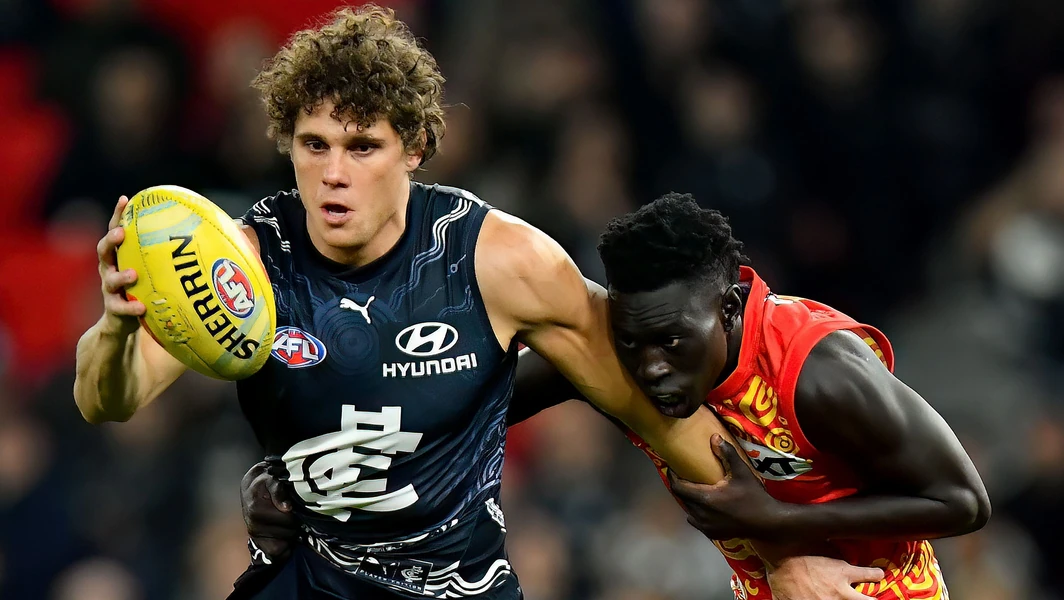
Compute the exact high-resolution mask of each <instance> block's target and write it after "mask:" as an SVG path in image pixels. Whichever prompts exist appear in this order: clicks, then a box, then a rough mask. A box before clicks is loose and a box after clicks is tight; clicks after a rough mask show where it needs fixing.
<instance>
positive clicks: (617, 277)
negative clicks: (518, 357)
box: [599, 194, 990, 600]
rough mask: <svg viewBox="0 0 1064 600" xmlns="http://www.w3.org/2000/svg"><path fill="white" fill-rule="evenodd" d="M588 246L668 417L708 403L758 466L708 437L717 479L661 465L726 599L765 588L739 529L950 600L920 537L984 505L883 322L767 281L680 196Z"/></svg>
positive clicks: (958, 525)
mask: <svg viewBox="0 0 1064 600" xmlns="http://www.w3.org/2000/svg"><path fill="white" fill-rule="evenodd" d="M599 252H600V255H601V257H602V261H603V263H604V266H605V267H606V273H607V279H608V282H609V298H610V314H611V327H612V329H613V333H614V338H615V345H616V349H617V353H618V356H619V357H620V359H621V362H622V363H623V364H624V366H625V368H626V369H627V370H628V371H629V372H630V373H631V374H632V376H633V377H634V378H635V380H636V382H637V383H638V385H639V387H640V388H641V389H642V390H643V391H644V392H645V393H646V395H647V396H648V397H649V398H651V400H652V402H654V403H655V405H656V406H657V407H658V409H659V410H660V411H661V412H662V413H663V414H665V415H668V416H671V417H676V418H685V417H687V416H689V415H691V414H694V412H695V411H696V410H697V409H698V408H699V407H700V406H702V405H708V406H709V407H710V408H712V409H713V410H714V412H716V413H717V415H718V416H719V417H720V418H721V420H722V421H724V422H725V424H726V425H727V427H728V429H729V431H730V432H731V433H732V435H734V436H735V439H736V440H737V441H738V443H739V445H740V446H741V451H742V452H744V453H745V455H746V456H747V457H748V458H749V459H750V462H751V464H752V465H753V466H754V470H756V472H757V475H755V474H754V471H752V470H751V469H749V468H747V466H746V464H745V463H744V461H743V459H742V458H741V456H740V454H739V450H738V449H737V448H735V447H733V446H731V445H730V444H728V443H727V442H725V441H724V440H722V439H721V438H720V436H717V435H714V436H713V438H714V439H713V440H712V444H713V446H714V451H715V452H716V453H717V455H718V456H719V457H720V458H721V460H722V462H723V463H724V464H725V465H726V466H727V469H728V474H727V476H726V478H725V480H724V481H721V482H719V483H717V484H715V485H702V484H696V483H693V482H689V481H685V480H682V479H679V478H678V477H677V476H676V475H675V474H674V473H671V472H669V473H668V474H667V475H664V476H665V477H666V479H667V483H668V484H669V485H670V487H671V489H672V491H673V493H674V494H675V495H676V496H677V497H678V498H679V499H680V500H681V501H682V502H683V504H684V505H685V506H686V508H687V510H688V513H689V515H690V519H689V521H690V522H691V524H692V525H694V526H695V527H697V528H698V529H700V530H701V531H702V532H704V533H705V534H706V536H708V537H709V538H711V539H713V540H715V543H716V544H717V546H718V547H719V548H720V550H721V552H723V553H724V555H725V557H726V558H727V559H728V561H729V562H730V563H731V566H732V567H733V570H734V571H735V577H734V578H733V588H734V590H735V594H736V598H740V599H754V598H757V599H761V598H765V599H767V598H771V597H772V596H771V592H770V591H769V589H768V588H769V585H768V584H769V578H768V577H766V569H765V565H764V563H763V562H762V561H761V559H759V558H758V556H757V555H756V554H753V553H751V552H750V548H749V542H747V541H746V540H747V539H757V540H769V541H781V542H788V543H799V544H814V543H823V542H825V541H827V547H826V553H827V555H829V556H836V557H840V558H842V559H844V560H846V561H848V562H850V563H852V564H855V565H865V566H876V567H881V568H883V569H884V571H885V572H886V578H885V579H883V580H882V581H880V582H876V583H867V584H864V585H861V586H858V588H857V589H858V591H859V592H861V593H863V594H865V595H868V596H871V597H875V598H880V599H882V600H902V599H915V598H948V593H947V592H946V588H945V586H944V584H943V581H942V575H941V572H940V570H939V568H938V563H937V561H936V560H935V556H934V552H933V550H932V548H931V544H930V543H928V542H927V541H926V540H927V539H930V538H939V537H946V536H955V535H963V534H965V533H969V532H972V531H975V530H977V529H979V528H981V527H982V526H983V525H984V524H985V523H986V522H987V519H988V518H989V517H990V501H989V498H988V497H987V493H986V490H985V488H984V487H983V483H982V481H981V479H980V477H979V474H978V473H977V472H976V469H975V466H974V465H973V464H972V461H971V460H970V459H969V457H968V455H967V453H966V452H965V451H964V448H962V447H961V444H960V442H959V441H958V440H957V437H956V436H955V435H954V433H953V431H951V430H950V428H949V426H948V425H947V424H946V422H945V421H944V420H943V419H942V417H940V416H939V415H938V413H936V412H935V410H934V409H933V408H932V407H931V406H930V405H929V404H928V403H927V402H926V401H925V400H924V399H923V398H922V397H920V395H919V394H918V393H916V392H915V391H913V390H912V389H910V388H909V387H908V386H906V385H905V384H904V383H902V382H901V381H900V380H899V379H897V378H896V377H895V376H894V374H893V372H892V369H893V352H892V350H891V347H890V343H889V342H888V341H887V339H886V337H885V336H883V334H882V333H880V332H879V331H878V330H876V329H875V328H873V327H870V326H868V325H864V324H861V323H858V322H857V321H855V320H853V319H851V318H850V317H848V316H846V315H844V314H842V313H841V312H839V311H837V310H834V309H832V308H831V307H829V306H826V305H824V304H821V303H819V302H815V301H812V300H807V299H804V298H796V297H788V296H778V295H776V294H773V293H772V292H771V291H770V290H769V288H768V286H767V285H766V284H765V282H764V281H763V280H762V279H761V278H760V277H758V275H757V273H756V272H754V270H753V269H751V268H749V267H746V266H741V265H742V263H745V262H746V260H745V257H744V256H743V255H742V243H740V242H739V241H738V240H736V239H735V238H733V237H732V233H731V228H730V227H729V225H728V221H727V219H726V218H725V217H724V216H723V215H721V214H720V213H719V212H717V211H714V210H706V209H703V208H701V207H699V205H698V204H697V203H696V202H695V201H694V199H693V198H692V197H691V196H690V195H679V194H669V195H666V196H664V197H662V198H660V199H658V200H656V201H655V202H653V203H651V204H649V205H647V206H644V207H643V208H641V209H640V210H639V211H637V212H635V213H631V214H628V215H625V216H623V217H620V218H618V219H615V220H614V221H612V222H611V223H610V224H609V226H608V227H607V230H606V232H605V233H604V234H603V235H602V239H601V243H600V245H599ZM630 437H632V438H633V441H635V442H636V443H637V445H639V446H641V447H642V448H644V450H646V451H647V452H648V454H650V455H651V456H652V457H653V452H652V451H651V450H650V449H649V448H647V446H646V444H642V443H640V442H639V440H638V439H637V438H635V437H634V436H631V435H630ZM707 442H708V440H707ZM814 597H816V596H814ZM777 598H778V596H777Z"/></svg>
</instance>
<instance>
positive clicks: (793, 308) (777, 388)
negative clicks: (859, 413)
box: [629, 267, 949, 600]
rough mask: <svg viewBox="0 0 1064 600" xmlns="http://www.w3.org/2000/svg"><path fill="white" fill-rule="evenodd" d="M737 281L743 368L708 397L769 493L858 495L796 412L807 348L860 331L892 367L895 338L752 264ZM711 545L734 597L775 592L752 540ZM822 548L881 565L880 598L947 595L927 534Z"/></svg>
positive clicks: (849, 473)
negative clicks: (792, 291) (779, 288)
mask: <svg viewBox="0 0 1064 600" xmlns="http://www.w3.org/2000/svg"><path fill="white" fill-rule="evenodd" d="M740 282H741V284H742V285H743V286H744V287H748V288H749V295H748V297H747V301H746V308H745V312H744V313H743V339H742V347H741V349H740V351H739V365H738V367H737V368H736V370H735V372H734V373H732V374H731V375H730V376H729V377H728V378H727V380H725V381H724V383H722V384H721V385H720V386H719V387H717V388H716V389H714V390H713V391H712V392H710V394H709V396H707V398H706V404H707V405H708V406H709V407H710V408H712V409H713V410H714V411H715V412H716V413H717V415H718V416H719V417H720V419H721V420H722V421H723V422H724V423H725V425H726V426H727V427H728V430H729V431H730V432H731V433H732V435H734V436H735V439H736V441H738V443H739V445H740V446H742V448H743V450H745V451H746V455H747V456H748V457H749V458H750V462H751V463H752V464H753V466H754V468H755V470H756V471H757V473H758V475H759V477H760V478H761V480H762V481H763V482H764V484H765V489H766V490H768V492H769V494H771V495H772V497H774V498H776V499H778V500H782V501H784V502H792V503H797V504H813V503H818V502H827V501H829V500H835V499H838V498H845V497H847V496H852V495H854V494H856V493H857V492H859V491H860V486H861V484H860V481H859V479H858V477H857V475H856V473H854V471H853V470H852V469H851V468H850V467H849V466H848V465H846V464H845V463H844V462H843V461H840V460H839V459H838V458H835V457H833V456H830V455H827V454H822V453H820V452H819V451H817V449H816V448H814V447H813V445H812V444H810V443H809V441H808V440H807V439H806V438H805V435H804V434H803V433H802V430H801V428H800V427H799V425H798V419H797V417H796V416H795V412H794V391H795V388H796V386H797V384H798V375H799V373H800V372H801V369H802V365H803V364H804V363H805V359H806V357H807V356H808V355H809V352H810V351H811V350H812V349H813V347H814V346H815V345H816V344H817V342H819V341H820V340H822V339H823V338H824V337H825V336H827V335H828V334H829V333H832V332H834V331H841V330H848V331H853V332H854V333H856V334H857V335H859V336H861V338H862V339H863V340H864V341H865V343H867V344H868V346H869V347H870V348H871V349H872V350H874V351H875V353H876V356H878V357H879V358H880V359H881V360H882V361H883V364H884V365H886V367H887V368H888V369H891V370H893V368H894V354H893V351H892V349H891V346H890V342H888V341H887V339H886V337H885V336H884V335H883V334H882V333H880V332H879V331H878V330H876V329H875V328H873V327H870V326H868V325H863V324H860V323H858V322H857V321H854V320H853V319H851V318H850V317H848V316H846V315H845V314H843V313H841V312H839V311H837V310H835V309H833V308H831V307H829V306H826V305H824V304H821V303H819V302H815V301H813V300H807V299H805V298H797V297H793V296H777V295H776V294H773V293H772V292H771V291H769V289H768V286H767V285H766V284H765V282H764V281H762V280H761V278H760V277H758V276H757V274H756V273H755V272H754V271H753V269H749V268H746V267H743V268H742V269H741V274H740ZM629 439H631V440H632V441H633V443H635V444H636V446H639V447H640V448H641V449H643V451H644V452H646V453H647V454H648V455H649V456H650V457H651V459H652V460H653V461H654V464H655V466H657V468H658V470H659V473H660V474H661V475H662V479H663V480H665V482H666V485H668V480H667V479H666V478H665V473H666V469H667V465H666V464H665V463H664V461H662V460H661V458H660V457H659V456H657V455H656V454H654V452H653V450H651V449H650V447H649V446H647V444H646V443H645V442H643V441H642V440H640V439H639V438H638V437H637V436H635V435H634V434H632V433H629ZM714 543H715V544H716V545H717V547H718V548H719V549H720V551H721V553H723V554H724V557H725V558H726V559H727V560H728V563H729V564H730V565H731V567H732V569H733V571H734V572H735V574H734V576H733V577H732V589H733V590H734V592H735V597H736V599H737V600H770V599H771V598H772V594H771V592H770V591H769V587H768V583H767V581H766V579H765V565H764V563H763V562H762V561H761V559H760V558H759V557H758V556H757V554H755V552H754V550H753V547H752V546H751V544H750V543H749V542H748V541H746V540H742V539H733V540H727V541H722V542H714ZM825 551H826V553H827V554H828V555H831V556H836V557H838V558H841V559H843V560H846V561H848V562H850V563H851V564H854V565H859V566H872V567H881V568H882V569H883V570H884V572H885V573H886V574H887V576H886V578H885V579H884V580H883V581H881V582H878V583H870V584H861V585H859V586H858V587H857V591H859V592H860V593H862V594H865V595H867V596H871V597H874V598H878V599H879V600H916V599H934V600H948V598H949V593H948V592H947V591H946V587H945V584H944V583H943V580H942V573H941V571H940V569H939V566H938V561H937V560H936V559H935V554H934V551H933V550H932V548H931V544H930V543H929V542H927V541H910V542H887V541H875V540H861V541H849V540H842V541H833V542H830V543H828V544H827V546H826V548H825Z"/></svg>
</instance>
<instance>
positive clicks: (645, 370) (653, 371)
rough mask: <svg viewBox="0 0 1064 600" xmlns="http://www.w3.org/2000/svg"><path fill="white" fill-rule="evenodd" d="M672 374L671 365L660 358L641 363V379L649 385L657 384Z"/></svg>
mask: <svg viewBox="0 0 1064 600" xmlns="http://www.w3.org/2000/svg"><path fill="white" fill-rule="evenodd" d="M671 373H672V367H671V366H670V365H669V363H667V362H665V361H664V360H661V359H659V358H653V359H650V360H646V359H644V360H641V361H640V362H639V373H638V375H639V378H640V379H642V380H643V381H645V382H646V383H648V384H651V385H653V384H655V383H658V382H660V381H661V380H662V379H664V378H666V377H668V376H669V375H670V374H671Z"/></svg>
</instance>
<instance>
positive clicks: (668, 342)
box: [661, 335, 681, 348]
mask: <svg viewBox="0 0 1064 600" xmlns="http://www.w3.org/2000/svg"><path fill="white" fill-rule="evenodd" d="M680 339H681V338H680V336H677V335H674V336H672V337H669V338H666V339H665V343H663V344H662V345H661V347H662V348H679V347H680Z"/></svg>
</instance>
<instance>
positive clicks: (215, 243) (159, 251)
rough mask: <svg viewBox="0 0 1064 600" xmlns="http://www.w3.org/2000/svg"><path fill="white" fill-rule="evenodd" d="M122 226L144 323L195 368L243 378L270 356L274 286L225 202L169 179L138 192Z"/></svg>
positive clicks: (123, 263)
mask: <svg viewBox="0 0 1064 600" xmlns="http://www.w3.org/2000/svg"><path fill="white" fill-rule="evenodd" d="M119 224H120V225H122V227H123V228H125V231H126V237H125V241H123V242H122V244H121V245H120V246H119V247H118V251H117V254H118V267H119V268H120V269H129V268H132V269H134V270H135V271H136V272H137V281H136V283H134V284H133V285H132V286H129V287H127V288H126V294H127V296H129V297H130V299H131V300H132V299H134V298H135V299H137V300H140V301H141V302H143V303H144V306H145V307H146V308H147V312H146V313H145V314H144V316H143V317H142V318H141V324H142V325H143V327H144V328H145V329H146V330H147V331H148V332H149V333H151V335H152V337H154V338H155V339H156V340H157V341H158V342H159V344H160V345H162V347H163V348H165V349H166V350H167V352H169V353H170V354H172V355H173V356H174V357H175V358H177V359H178V360H180V361H181V362H182V363H184V364H185V365H187V366H188V367H189V368H191V369H194V370H196V371H199V372H200V373H203V374H204V375H209V376H211V377H215V378H217V379H226V380H237V379H243V378H245V377H249V376H251V375H252V374H254V373H255V372H256V371H258V370H259V369H260V368H261V367H262V365H263V364H264V363H265V362H266V359H268V358H269V356H270V347H271V344H272V342H273V336H274V330H275V328H276V325H277V315H276V309H275V305H274V301H273V290H272V288H271V287H270V281H269V278H268V277H267V275H266V270H265V269H264V268H263V266H262V262H261V261H260V260H259V257H258V254H257V253H256V252H255V250H254V249H253V248H252V247H251V244H250V243H248V241H247V238H246V237H245V236H244V234H243V233H241V232H240V229H239V227H238V226H237V225H236V223H234V222H233V220H232V219H231V218H230V217H229V215H227V214H226V213H225V212H224V211H222V210H221V209H220V208H218V207H217V206H215V205H214V204H213V203H212V202H211V201H210V200H207V199H206V198H204V197H203V196H200V195H199V194H197V193H195V192H193V191H191V190H187V189H185V188H181V187H177V186H172V185H165V186H157V187H151V188H148V189H146V190H144V191H142V192H140V193H138V194H137V195H136V196H134V197H133V198H132V199H131V200H130V201H129V204H128V205H126V208H125V210H124V211H123V212H122V216H121V220H120V221H119Z"/></svg>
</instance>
